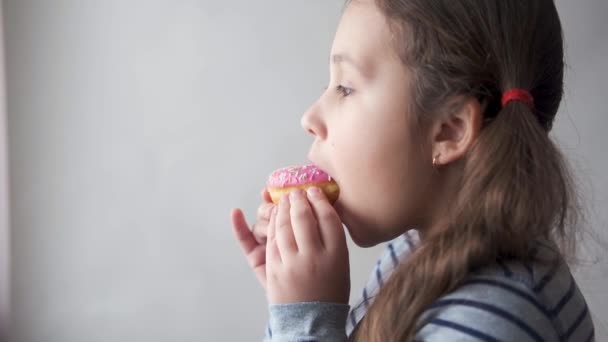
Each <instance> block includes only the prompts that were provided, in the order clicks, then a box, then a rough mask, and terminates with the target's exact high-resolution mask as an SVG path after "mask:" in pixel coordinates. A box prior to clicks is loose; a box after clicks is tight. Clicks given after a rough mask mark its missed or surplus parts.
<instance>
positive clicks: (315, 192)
mask: <svg viewBox="0 0 608 342" xmlns="http://www.w3.org/2000/svg"><path fill="white" fill-rule="evenodd" d="M306 193H307V194H308V196H309V197H310V198H314V199H318V198H320V197H321V189H319V188H317V187H316V186H313V187H310V188H308V190H306Z"/></svg>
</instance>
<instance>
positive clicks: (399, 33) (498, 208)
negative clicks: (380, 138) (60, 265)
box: [351, 0, 580, 341]
mask: <svg viewBox="0 0 608 342" xmlns="http://www.w3.org/2000/svg"><path fill="white" fill-rule="evenodd" d="M376 5H377V6H378V8H379V9H380V11H381V12H383V13H384V15H385V16H386V19H387V23H388V25H389V27H390V28H391V31H392V32H393V33H394V35H393V36H394V48H395V49H396V50H397V52H398V54H399V56H400V57H401V59H402V61H403V64H404V65H405V66H406V67H408V68H411V70H412V71H413V75H414V77H413V81H412V88H413V93H412V94H408V96H410V97H411V98H412V99H414V100H413V102H414V104H413V108H412V113H413V117H414V118H415V120H416V121H418V122H424V120H429V119H432V116H433V113H437V112H439V111H441V110H446V109H445V104H446V103H448V100H449V99H451V98H454V97H455V96H473V97H476V98H477V99H479V101H480V103H482V105H483V108H485V109H484V125H483V128H482V130H481V132H480V135H479V136H478V138H477V140H476V142H475V144H474V146H473V147H472V149H471V150H470V151H469V152H468V153H467V155H466V156H465V158H464V160H463V172H462V178H461V185H460V188H459V189H461V190H460V191H459V192H458V193H457V194H456V195H455V198H453V199H450V202H451V203H452V205H451V207H450V209H449V215H448V217H449V219H448V220H447V224H444V225H443V226H441V227H432V229H431V230H429V231H431V232H432V233H429V235H427V236H425V237H424V239H423V240H422V241H421V243H420V245H419V246H418V248H417V249H416V250H415V252H414V253H413V254H412V255H411V256H410V257H409V258H408V260H407V261H406V262H404V263H402V264H401V265H400V266H399V267H398V268H397V269H396V270H395V271H394V273H393V274H392V275H391V277H390V279H389V280H388V281H387V283H386V284H385V286H384V287H383V288H382V290H381V291H380V292H379V293H378V295H377V296H376V298H375V299H374V302H373V304H372V305H371V306H370V308H369V311H368V313H367V315H366V317H365V318H364V319H363V321H362V322H361V323H360V326H359V327H358V329H357V331H356V332H355V334H354V335H353V336H351V339H352V340H354V341H411V340H412V339H413V337H414V335H415V333H416V330H417V323H419V322H418V320H419V318H420V317H421V315H422V313H423V312H424V310H425V308H427V307H428V306H429V305H430V304H431V303H432V302H433V301H435V300H436V299H437V298H439V297H440V296H442V295H444V294H446V293H448V292H450V291H452V290H454V289H455V288H456V287H457V286H458V285H459V284H460V283H461V281H462V280H463V279H464V278H465V276H466V275H467V274H469V273H470V272H472V271H474V270H476V269H478V268H480V267H483V266H486V265H489V264H492V263H494V262H495V260H497V258H517V259H520V260H528V259H530V258H531V255H530V253H529V250H530V248H529V247H530V243H531V242H532V241H534V240H535V239H538V238H546V239H550V240H553V241H554V242H556V243H557V244H558V246H560V247H561V249H562V252H563V253H564V254H565V255H573V254H574V244H575V234H574V233H575V231H576V230H575V227H577V219H578V216H579V214H580V210H579V206H578V197H577V195H576V192H575V189H574V186H573V179H572V176H571V173H570V171H569V169H568V166H567V164H566V161H565V158H564V157H563V156H562V154H561V153H560V151H559V149H558V148H557V146H556V144H555V143H554V142H553V141H552V140H551V138H550V137H549V131H550V130H551V126H552V123H553V119H554V117H555V114H556V112H557V110H558V107H559V104H560V101H561V98H562V94H563V72H564V60H563V58H564V51H563V39H562V28H561V23H560V19H559V16H558V13H557V10H556V8H555V4H554V2H553V1H552V0H534V1H530V0H376ZM511 88H522V89H526V90H529V91H530V92H531V94H532V95H533V97H534V102H535V108H534V109H531V108H529V107H528V106H526V105H525V104H523V103H521V102H510V103H508V104H507V105H506V106H504V107H502V106H501V104H500V98H501V94H502V93H503V92H504V91H506V90H508V89H511ZM427 228H428V227H427Z"/></svg>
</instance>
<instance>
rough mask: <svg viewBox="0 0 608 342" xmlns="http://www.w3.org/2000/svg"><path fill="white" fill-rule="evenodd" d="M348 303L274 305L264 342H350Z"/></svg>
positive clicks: (270, 308)
mask: <svg viewBox="0 0 608 342" xmlns="http://www.w3.org/2000/svg"><path fill="white" fill-rule="evenodd" d="M349 309H350V306H349V305H347V304H337V303H321V302H306V303H293V304H276V305H270V306H269V311H270V319H269V325H268V329H267V331H266V336H265V338H264V341H273V342H330V341H331V342H342V341H347V336H346V318H347V316H348V311H349Z"/></svg>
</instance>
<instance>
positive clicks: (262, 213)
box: [257, 203, 274, 221]
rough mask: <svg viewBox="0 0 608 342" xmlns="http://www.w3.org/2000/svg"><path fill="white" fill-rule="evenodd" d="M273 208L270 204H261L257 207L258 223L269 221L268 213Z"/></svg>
mask: <svg viewBox="0 0 608 342" xmlns="http://www.w3.org/2000/svg"><path fill="white" fill-rule="evenodd" d="M272 207H274V204H272V203H262V204H260V206H259V207H258V212H257V218H258V221H268V219H270V211H271V210H272Z"/></svg>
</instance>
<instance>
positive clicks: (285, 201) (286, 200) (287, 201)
mask: <svg viewBox="0 0 608 342" xmlns="http://www.w3.org/2000/svg"><path fill="white" fill-rule="evenodd" d="M281 203H283V204H287V203H289V194H285V195H283V197H281Z"/></svg>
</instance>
